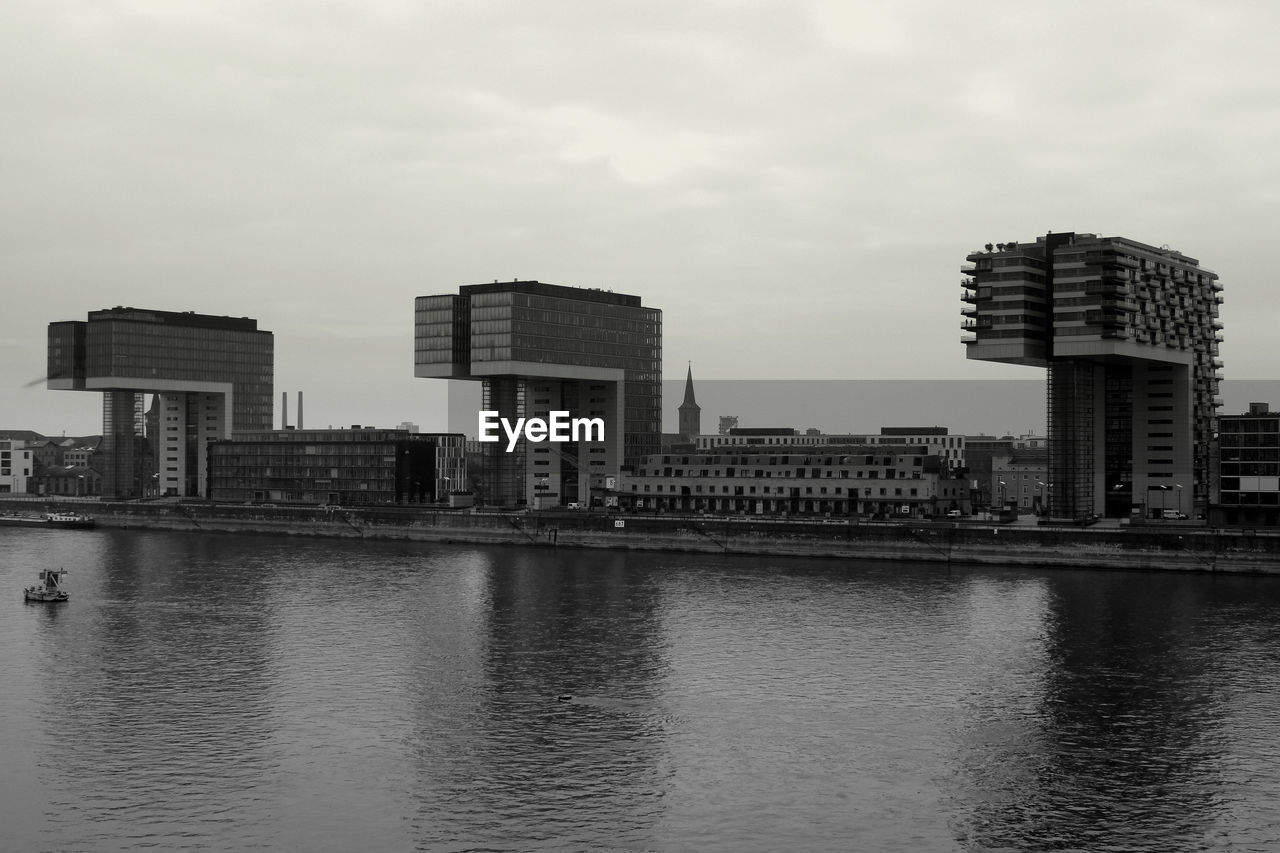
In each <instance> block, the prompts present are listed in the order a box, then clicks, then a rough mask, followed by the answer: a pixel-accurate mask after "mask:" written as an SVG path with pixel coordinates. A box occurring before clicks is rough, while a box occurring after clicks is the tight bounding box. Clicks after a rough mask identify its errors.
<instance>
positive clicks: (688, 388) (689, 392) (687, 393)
mask: <svg viewBox="0 0 1280 853" xmlns="http://www.w3.org/2000/svg"><path fill="white" fill-rule="evenodd" d="M697 405H698V401H697V400H695V399H693V362H692V361H691V362H689V375H688V376H686V377H685V380H684V402H683V403H681V404H680V406H681V408H683V407H684V406H697Z"/></svg>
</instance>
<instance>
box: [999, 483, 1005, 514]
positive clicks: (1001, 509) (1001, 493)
mask: <svg viewBox="0 0 1280 853" xmlns="http://www.w3.org/2000/svg"><path fill="white" fill-rule="evenodd" d="M998 482H999V483H1000V511H1001V512H1004V485H1005V483H1004V480H1000V481H998Z"/></svg>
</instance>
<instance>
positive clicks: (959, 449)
mask: <svg viewBox="0 0 1280 853" xmlns="http://www.w3.org/2000/svg"><path fill="white" fill-rule="evenodd" d="M694 444H695V445H697V448H698V450H700V451H701V450H710V449H712V448H716V447H768V446H787V445H790V446H807V447H823V446H826V445H832V444H845V445H877V446H879V445H886V446H901V447H927V448H928V449H929V452H930V453H931V454H933V455H936V456H940V457H942V458H943V459H945V460H946V461H947V464H948V465H949V466H950V467H952V468H961V467H964V465H965V437H964V436H963V435H951V434H950V433H949V430H948V429H947V427H881V428H880V432H879V433H856V434H855V433H837V434H828V433H824V432H819V431H818V430H807V431H806V432H805V434H804V435H800V431H799V430H797V429H795V428H793V427H731V428H730V429H729V431H728V433H727V434H724V433H720V434H716V435H700V436H698V437H697V438H696V439H695V440H694Z"/></svg>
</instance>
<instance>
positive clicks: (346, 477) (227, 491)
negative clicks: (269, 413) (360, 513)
mask: <svg viewBox="0 0 1280 853" xmlns="http://www.w3.org/2000/svg"><path fill="white" fill-rule="evenodd" d="M208 452H209V498H210V499H211V500H214V501H220V502H223V503H264V502H270V503H291V504H316V505H325V504H327V505H337V506H368V505H378V504H440V503H445V502H447V500H448V496H449V494H450V493H454V492H465V491H467V488H468V486H467V464H466V436H463V435H461V434H455V433H440V434H432V433H411V432H408V431H406V430H389V429H373V428H356V427H353V428H352V429H330V430H296V429H287V430H259V431H251V430H249V431H243V432H239V433H237V434H236V436H235V438H233V439H222V440H218V441H214V442H211V443H210V444H209V447H208Z"/></svg>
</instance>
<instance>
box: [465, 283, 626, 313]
mask: <svg viewBox="0 0 1280 853" xmlns="http://www.w3.org/2000/svg"><path fill="white" fill-rule="evenodd" d="M458 292H459V294H460V295H462V296H467V295H470V294H472V293H533V294H536V295H539V296H555V297H559V298H560V299H575V300H577V301H579V302H603V303H606V304H609V305H628V306H631V307H633V308H639V307H640V297H639V296H632V295H629V294H626V293H614V292H613V291H611V290H599V289H597V288H594V287H591V288H583V287H565V286H564V285H561V284H546V283H544V282H541V281H495V282H493V283H492V284H464V285H463V286H462V287H460V288H458Z"/></svg>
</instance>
